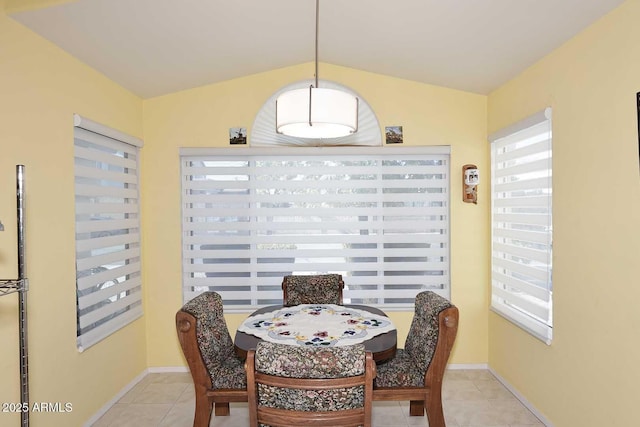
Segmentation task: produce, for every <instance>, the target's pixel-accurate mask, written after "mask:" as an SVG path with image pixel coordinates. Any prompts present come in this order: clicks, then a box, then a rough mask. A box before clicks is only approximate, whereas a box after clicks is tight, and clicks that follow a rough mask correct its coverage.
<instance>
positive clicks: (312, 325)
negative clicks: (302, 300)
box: [238, 304, 395, 346]
mask: <svg viewBox="0 0 640 427" xmlns="http://www.w3.org/2000/svg"><path fill="white" fill-rule="evenodd" d="M394 329H395V326H394V324H393V323H392V322H391V320H389V318H388V317H385V316H381V315H378V314H374V313H370V312H368V311H364V310H358V309H354V308H349V307H344V306H341V305H334V304H302V305H296V306H293V307H283V308H280V309H278V310H276V311H272V312H269V313H262V314H257V315H255V316H250V317H248V318H247V319H246V320H245V321H244V322H242V324H241V325H240V327H239V328H238V330H239V331H241V332H245V333H247V334H251V335H255V336H257V337H259V338H261V339H263V340H265V341H270V342H275V343H281V344H294V345H313V346H344V345H351V344H357V343H361V342H364V341H366V340H368V339H371V338H373V337H375V336H376V335H380V334H384V333H386V332H389V331H392V330H394Z"/></svg>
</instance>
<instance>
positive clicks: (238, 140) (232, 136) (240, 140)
mask: <svg viewBox="0 0 640 427" xmlns="http://www.w3.org/2000/svg"><path fill="white" fill-rule="evenodd" d="M246 143H247V128H229V144H231V145H244V144H246Z"/></svg>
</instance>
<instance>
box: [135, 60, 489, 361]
mask: <svg viewBox="0 0 640 427" xmlns="http://www.w3.org/2000/svg"><path fill="white" fill-rule="evenodd" d="M320 65H321V66H320V72H319V75H320V76H322V79H325V80H332V81H335V82H338V83H340V84H342V85H345V86H347V87H350V88H351V89H352V90H354V91H355V92H357V93H358V94H359V95H360V96H361V97H362V98H363V99H364V100H366V102H367V103H369V105H370V106H371V107H372V109H373V111H374V112H375V113H376V115H377V117H378V120H379V122H380V125H381V127H382V128H383V129H382V131H384V126H393V125H402V126H403V131H404V141H405V142H404V144H405V145H442V144H446V145H451V147H452V154H451V163H452V165H451V171H452V179H451V230H452V237H451V254H452V255H451V267H452V273H451V286H452V299H453V302H454V303H455V304H456V305H458V306H459V308H460V313H461V319H460V329H459V333H458V339H457V342H456V347H455V350H454V353H453V356H452V359H451V362H453V363H486V362H487V339H488V338H487V333H488V332H487V331H488V322H487V304H488V294H487V292H488V291H487V280H488V253H487V247H488V239H489V237H488V236H489V233H488V229H487V225H488V213H489V207H488V194H487V191H486V187H483V186H480V201H479V204H478V205H477V206H476V205H472V204H466V203H463V202H462V195H461V186H462V183H461V176H462V172H461V170H462V165H464V164H466V163H476V164H477V165H478V166H479V167H480V170H481V171H484V172H485V174H486V175H485V176H488V173H487V172H488V171H487V167H488V165H487V158H488V154H487V153H488V147H487V143H486V101H487V98H486V97H485V96H481V95H475V94H470V93H465V92H460V91H455V90H451V89H444V88H440V87H434V86H429V85H425V84H420V83H415V82H410V81H407V80H401V79H395V78H390V77H384V76H380V75H376V74H372V73H367V72H362V71H356V70H352V69H348V68H343V67H337V66H333V65H329V64H320ZM312 76H313V64H311V63H310V64H302V65H299V66H294V67H290V68H284V69H278V70H274V71H270V72H267V73H263V74H257V75H253V76H248V77H244V78H239V79H235V80H231V81H227V82H223V83H219V84H213V85H209V86H205V87H201V88H196V89H192V90H187V91H183V92H179V93H175V94H171V95H167V96H162V97H158V98H154V99H149V100H145V101H144V135H145V144H146V145H145V157H144V163H143V170H144V200H143V208H144V216H143V224H144V230H143V231H144V241H143V247H144V265H145V267H144V280H145V296H146V320H147V343H148V350H149V366H152V367H153V366H179V365H184V364H185V362H184V359H183V358H182V355H181V352H180V348H179V344H178V341H177V338H176V334H175V323H174V314H175V312H176V311H177V310H178V309H179V308H180V306H181V305H182V293H181V287H180V286H181V264H180V262H181V261H180V260H181V252H180V250H181V246H180V245H181V241H180V239H181V235H180V163H179V157H178V149H179V147H225V146H228V145H229V142H228V141H229V136H228V131H229V128H230V127H237V126H243V127H247V128H248V129H247V130H248V132H249V135H251V126H252V124H253V120H254V118H255V116H256V114H257V112H258V111H259V110H260V108H261V107H262V105H263V103H264V102H265V101H266V100H267V99H268V98H269V97H270V96H271V95H272V94H273V93H275V92H277V91H278V90H279V89H280V88H282V87H284V86H286V85H288V84H290V83H293V82H296V81H300V80H306V79H309V78H311V77H312ZM249 143H251V141H249ZM292 149H294V148H292ZM391 316H392V318H393V319H394V320H395V321H396V323H397V324H398V326H399V336H400V337H401V342H400V344H401V345H402V344H403V342H404V337H405V336H406V333H407V331H408V329H409V323H410V321H411V318H412V313H391ZM243 317H245V316H241V315H227V319H228V324H229V328H230V329H231V333H232V335H233V334H234V333H235V329H236V328H237V326H238V324H239V321H240V320H241V319H242V318H243Z"/></svg>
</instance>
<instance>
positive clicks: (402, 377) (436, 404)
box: [373, 291, 458, 427]
mask: <svg viewBox="0 0 640 427" xmlns="http://www.w3.org/2000/svg"><path fill="white" fill-rule="evenodd" d="M457 331H458V309H457V308H456V307H455V306H454V305H452V304H451V303H450V302H449V301H448V300H446V299H445V298H442V297H441V296H439V295H437V294H435V293H433V292H431V291H425V292H421V293H419V294H418V295H417V296H416V301H415V314H414V317H413V321H412V323H411V328H410V329H409V334H408V336H407V340H406V343H405V348H404V349H398V350H397V351H396V355H395V356H394V357H393V358H392V359H390V360H388V361H386V362H383V363H381V364H379V365H378V367H377V377H376V379H375V383H374V389H373V400H374V401H375V400H409V401H410V404H409V413H410V415H412V416H424V412H425V409H426V411H427V418H428V420H429V427H445V421H444V414H443V412H442V378H443V376H444V371H445V368H446V366H447V360H449V354H450V353H451V348H452V347H453V343H454V341H455V339H456V333H457Z"/></svg>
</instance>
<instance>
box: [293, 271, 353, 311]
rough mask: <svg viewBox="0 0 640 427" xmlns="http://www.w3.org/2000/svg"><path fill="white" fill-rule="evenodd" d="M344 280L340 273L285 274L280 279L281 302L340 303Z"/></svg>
mask: <svg viewBox="0 0 640 427" xmlns="http://www.w3.org/2000/svg"><path fill="white" fill-rule="evenodd" d="M342 289H344V281H343V280H342V275H340V274H318V275H313V276H285V277H284V279H283V280H282V292H283V301H284V302H283V304H284V305H285V306H292V305H298V304H338V305H342Z"/></svg>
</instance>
